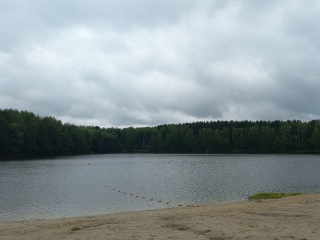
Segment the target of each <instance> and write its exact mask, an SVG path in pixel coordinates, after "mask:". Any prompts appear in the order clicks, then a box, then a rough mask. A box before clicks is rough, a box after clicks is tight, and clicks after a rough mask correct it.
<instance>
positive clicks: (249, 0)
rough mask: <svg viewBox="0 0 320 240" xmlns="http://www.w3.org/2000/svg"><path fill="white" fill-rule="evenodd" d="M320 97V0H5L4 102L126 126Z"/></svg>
mask: <svg viewBox="0 0 320 240" xmlns="http://www.w3.org/2000/svg"><path fill="white" fill-rule="evenodd" d="M319 103H320V1H317V0H314V1H313V0H301V1H295V0H281V1H280V0H277V1H276V0H274V1H273V0H268V1H257V0H242V1H239V0H234V1H231V0H230V1H229V0H161V1H160V0H126V1H124V0H90V1H79V0H54V1H52V0H28V1H26V0H0V108H2V109H5V108H13V109H18V110H27V111H31V112H34V113H35V114H39V115H40V116H46V115H48V116H53V117H55V118H57V119H60V120H62V121H63V122H69V123H74V124H78V125H99V126H105V127H110V126H115V127H125V126H154V125H158V124H163V123H183V122H193V121H201V120H277V119H279V120H287V119H301V120H303V121H309V120H311V119H319V118H320V104H319Z"/></svg>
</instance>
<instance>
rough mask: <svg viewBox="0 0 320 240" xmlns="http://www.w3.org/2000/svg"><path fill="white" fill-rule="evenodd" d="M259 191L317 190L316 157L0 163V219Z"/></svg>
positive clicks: (116, 157) (235, 197) (115, 157)
mask: <svg viewBox="0 0 320 240" xmlns="http://www.w3.org/2000/svg"><path fill="white" fill-rule="evenodd" d="M89 164H90V165H89ZM107 186H108V187H107ZM113 189H116V190H113ZM118 191H120V192H118ZM264 191H267V192H270V191H272V192H301V193H313V192H319V191H320V156H318V155H190V154H189V155H183V154H181V155H180V154H179V155H172V154H164V155H162V154H161V155H157V154H105V155H85V156H73V157H59V158H54V159H45V160H20V161H2V162H0V221H15V220H27V219H54V218H61V217H75V216H88V215H99V214H108V213H116V212H126V211H138V210H147V209H157V208H165V207H176V206H178V205H179V204H181V205H187V204H191V205H207V204H214V203H226V202H234V201H239V200H244V199H246V198H247V197H248V196H249V195H252V194H254V193H257V192H264ZM122 192H126V193H127V194H124V193H122ZM130 193H132V196H130ZM136 196H139V197H136ZM142 197H144V199H143V198H142ZM150 199H153V201H150ZM159 200H161V201H162V202H161V203H159V202H158V201H159ZM166 202H169V204H168V205H167V204H166Z"/></svg>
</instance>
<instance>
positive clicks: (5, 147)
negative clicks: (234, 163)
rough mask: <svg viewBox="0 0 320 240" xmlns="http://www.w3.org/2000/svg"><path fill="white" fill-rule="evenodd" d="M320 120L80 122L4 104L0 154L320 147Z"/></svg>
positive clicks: (309, 149) (304, 149)
mask: <svg viewBox="0 0 320 240" xmlns="http://www.w3.org/2000/svg"><path fill="white" fill-rule="evenodd" d="M319 129H320V120H312V121H310V122H301V121H297V120H293V121H285V122H283V121H272V122H270V121H257V122H253V121H215V122H214V121H211V122H194V123H185V124H169V125H159V126H156V127H142V128H133V127H129V128H124V129H118V128H100V127H98V126H76V125H73V124H69V123H65V124H63V123H62V122H61V121H59V120H57V119H55V118H53V117H39V116H36V115H35V114H33V113H31V112H27V111H17V110H13V109H4V110H1V109H0V158H4V157H19V156H47V155H71V154H87V153H117V152H200V153H204V152H209V153H223V152H243V153H254V152H257V153H258V152H261V153H267V152H277V153H288V152H301V153H306V152H310V153H319V152H320V132H319Z"/></svg>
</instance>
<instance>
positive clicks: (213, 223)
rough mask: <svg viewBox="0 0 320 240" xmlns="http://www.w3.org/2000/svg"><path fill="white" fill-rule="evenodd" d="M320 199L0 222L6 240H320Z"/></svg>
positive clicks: (314, 196)
mask: <svg viewBox="0 0 320 240" xmlns="http://www.w3.org/2000/svg"><path fill="white" fill-rule="evenodd" d="M319 221H320V194H308V195H299V196H292V197H285V198H281V199H275V200H260V201H249V200H246V201H242V202H236V203H229V204H214V205H209V206H206V207H199V208H197V207H180V208H179V207H177V208H168V209H161V210H149V211H138V212H126V213H116V214H109V215H101V216H91V217H77V218H62V219H55V220H32V221H20V222H0V236H1V239H5V240H11V239H22V238H24V239H56V238H57V236H59V238H61V239H87V238H92V239H93V238H94V239H106V237H107V236H108V239H169V238H172V239H186V240H188V239H190V240H191V239H262V240H264V239H265V240H267V239H287V238H294V239H302V238H307V239H310V240H311V239H317V238H318V237H319V235H320V229H319Z"/></svg>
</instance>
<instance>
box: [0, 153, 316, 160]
mask: <svg viewBox="0 0 320 240" xmlns="http://www.w3.org/2000/svg"><path fill="white" fill-rule="evenodd" d="M119 154H128V155H129V154H156V155H161V154H173V155H175V154H177V155H178V154H186V155H192V154H197V155H228V154H230V155H237V154H239V155H246V154H247V155H320V151H319V152H310V151H297V152H237V151H232V152H165V151H163V152H143V151H135V152H119V153H86V154H74V155H45V156H44V155H36V156H15V157H5V158H1V157H0V161H10V160H17V161H19V160H36V159H52V158H59V157H76V156H86V155H88V156H92V155H119Z"/></svg>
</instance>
